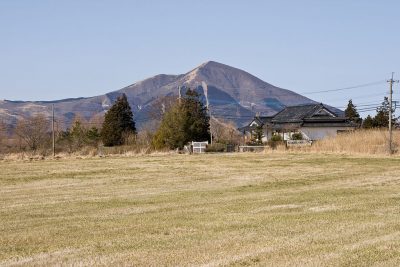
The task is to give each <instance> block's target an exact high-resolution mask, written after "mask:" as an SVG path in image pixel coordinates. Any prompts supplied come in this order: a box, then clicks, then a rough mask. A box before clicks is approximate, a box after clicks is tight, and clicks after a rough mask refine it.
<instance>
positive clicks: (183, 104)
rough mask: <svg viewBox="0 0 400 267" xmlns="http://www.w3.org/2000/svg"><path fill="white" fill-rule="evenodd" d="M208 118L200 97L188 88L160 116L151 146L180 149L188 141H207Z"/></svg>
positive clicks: (208, 138)
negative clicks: (184, 93)
mask: <svg viewBox="0 0 400 267" xmlns="http://www.w3.org/2000/svg"><path fill="white" fill-rule="evenodd" d="M209 129H210V117H209V116H208V112H207V108H206V107H205V106H204V105H203V103H202V102H201V101H200V95H199V94H198V93H197V92H196V91H194V90H191V89H190V88H189V89H188V90H187V91H186V95H185V96H184V97H183V98H181V99H178V100H176V101H175V103H174V104H172V105H171V107H170V109H169V110H166V111H165V113H164V114H163V116H162V120H161V124H160V126H159V127H158V130H157V131H156V133H155V135H154V138H153V141H152V145H153V147H154V148H155V149H163V148H169V149H175V148H180V149H182V148H183V147H184V146H185V145H186V144H187V143H188V142H190V141H209V140H210V138H211V135H210V130H209Z"/></svg>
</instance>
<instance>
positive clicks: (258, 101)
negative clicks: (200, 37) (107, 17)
mask: <svg viewBox="0 0 400 267" xmlns="http://www.w3.org/2000/svg"><path fill="white" fill-rule="evenodd" d="M202 82H205V83H206V84H207V87H208V98H209V103H210V111H211V114H212V116H213V117H216V118H221V119H225V120H230V121H234V122H235V123H236V124H237V125H238V126H241V125H243V124H245V123H247V122H249V121H250V120H251V118H252V117H253V116H254V115H255V114H257V113H259V114H260V115H265V116H267V115H273V114H275V113H277V112H278V111H280V110H282V109H283V107H285V106H292V105H300V104H310V103H315V101H313V100H311V99H309V98H307V97H304V96H302V95H300V94H297V93H295V92H293V91H290V90H286V89H282V88H279V87H276V86H273V85H271V84H269V83H266V82H264V81H262V80H260V79H259V78H257V77H255V76H253V75H251V74H250V73H247V72H245V71H243V70H240V69H237V68H234V67H230V66H227V65H224V64H221V63H217V62H213V61H209V62H206V63H204V64H202V65H200V66H198V67H197V68H195V69H193V70H191V71H189V72H188V73H186V74H180V75H165V74H161V75H157V76H154V77H152V78H149V79H146V80H143V81H140V82H137V83H134V84H132V85H129V86H127V87H125V88H122V89H120V90H117V91H113V92H110V93H107V94H105V95H99V96H94V97H87V98H75V99H63V100H58V101H34V102H32V101H29V102H25V101H9V100H2V101H0V120H3V121H5V122H6V123H7V124H15V123H16V121H17V120H18V119H19V118H21V117H28V116H32V115H34V114H37V113H42V114H45V115H46V116H48V117H50V116H51V106H52V105H53V104H54V105H55V116H56V118H57V119H58V120H59V121H64V122H65V125H67V126H68V125H69V124H70V123H71V122H72V121H73V119H74V118H75V116H80V117H81V118H85V119H87V120H88V119H90V118H91V117H93V116H95V115H97V116H101V115H103V114H104V113H105V112H106V111H107V110H108V109H109V107H110V106H111V105H112V104H113V102H114V101H115V100H116V99H117V97H118V96H119V95H121V94H122V93H125V94H126V95H127V97H128V100H129V103H130V104H131V107H132V110H133V113H134V115H135V120H136V122H137V126H138V127H139V128H140V127H141V126H143V125H144V124H145V123H146V122H147V121H149V120H151V119H150V117H149V112H150V109H151V107H152V105H153V104H154V103H155V101H157V100H158V101H159V100H160V98H162V97H165V96H175V95H176V96H177V95H178V87H179V86H182V87H183V88H188V87H190V88H194V89H196V90H197V91H199V92H200V93H202V94H203V95H204V90H203V87H202Z"/></svg>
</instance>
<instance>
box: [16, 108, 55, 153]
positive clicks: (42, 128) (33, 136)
mask: <svg viewBox="0 0 400 267" xmlns="http://www.w3.org/2000/svg"><path fill="white" fill-rule="evenodd" d="M15 133H16V134H17V135H18V136H19V137H20V138H21V139H22V140H23V141H24V142H25V143H26V145H27V146H28V147H29V149H30V150H32V151H37V150H38V149H39V148H41V147H43V146H44V145H45V144H46V141H47V140H48V138H49V120H48V119H47V118H46V117H45V116H44V115H35V116H33V117H29V118H26V119H21V120H19V121H18V123H17V127H16V128H15Z"/></svg>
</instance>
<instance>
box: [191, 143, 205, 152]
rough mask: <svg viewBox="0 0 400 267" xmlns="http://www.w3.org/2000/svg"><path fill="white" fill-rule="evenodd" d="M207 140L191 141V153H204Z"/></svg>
mask: <svg viewBox="0 0 400 267" xmlns="http://www.w3.org/2000/svg"><path fill="white" fill-rule="evenodd" d="M207 145H208V141H205V142H192V148H193V153H194V154H197V153H205V152H206V148H207Z"/></svg>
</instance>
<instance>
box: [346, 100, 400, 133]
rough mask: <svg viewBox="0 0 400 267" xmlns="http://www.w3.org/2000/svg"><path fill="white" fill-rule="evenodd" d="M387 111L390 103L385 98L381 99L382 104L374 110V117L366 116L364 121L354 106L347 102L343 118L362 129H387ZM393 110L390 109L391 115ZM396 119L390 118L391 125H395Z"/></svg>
mask: <svg viewBox="0 0 400 267" xmlns="http://www.w3.org/2000/svg"><path fill="white" fill-rule="evenodd" d="M389 110H390V103H389V100H388V98H387V97H385V98H384V99H383V102H382V103H381V105H380V106H379V107H377V109H376V115H375V116H371V115H368V116H367V117H366V118H365V119H364V120H363V119H361V117H360V114H359V113H358V111H357V108H356V106H355V105H354V104H353V102H352V100H349V103H348V104H347V108H346V110H345V116H346V117H348V118H349V119H350V120H351V121H353V122H354V123H356V124H358V125H359V126H360V127H362V128H364V129H371V128H387V127H389ZM394 111H395V110H394V109H393V108H392V114H394ZM397 122H398V118H392V125H394V126H395V125H396V124H397Z"/></svg>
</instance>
